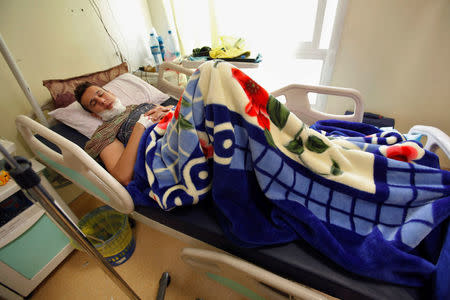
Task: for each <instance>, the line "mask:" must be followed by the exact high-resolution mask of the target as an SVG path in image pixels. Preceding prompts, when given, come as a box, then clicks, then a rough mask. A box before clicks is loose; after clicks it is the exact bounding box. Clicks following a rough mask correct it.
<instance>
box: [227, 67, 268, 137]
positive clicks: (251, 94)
mask: <svg viewBox="0 0 450 300" xmlns="http://www.w3.org/2000/svg"><path fill="white" fill-rule="evenodd" d="M231 72H232V74H233V77H234V78H236V79H237V81H238V82H239V84H240V85H241V86H242V88H243V89H244V91H245V93H246V94H247V97H248V99H249V100H250V102H249V103H248V104H247V105H246V106H245V112H246V113H247V115H249V116H251V117H255V116H256V118H257V120H258V124H259V125H260V126H261V127H262V128H264V129H267V130H270V121H269V115H268V113H267V102H268V101H269V93H267V91H266V90H265V89H263V88H262V87H261V86H259V85H258V84H257V83H256V82H255V81H253V79H251V78H250V77H248V76H247V75H246V74H244V73H243V72H242V71H241V70H239V69H236V68H232V69H231Z"/></svg>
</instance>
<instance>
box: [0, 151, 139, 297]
mask: <svg viewBox="0 0 450 300" xmlns="http://www.w3.org/2000/svg"><path fill="white" fill-rule="evenodd" d="M0 152H1V153H2V154H3V155H4V157H5V160H6V162H7V163H8V164H9V165H10V166H11V167H12V168H11V169H15V170H18V169H23V164H19V163H18V162H17V161H16V160H15V159H14V158H13V157H12V156H11V155H10V154H9V153H8V151H6V149H5V148H4V147H3V146H2V145H1V144H0ZM26 162H27V163H28V164H30V163H29V161H26ZM30 165H31V164H30ZM30 169H31V167H30ZM31 172H33V175H35V176H37V175H36V173H34V171H32V170H31ZM10 173H12V172H10ZM29 175H30V173H28V174H27V176H28V177H31V176H29ZM13 178H14V176H13ZM37 178H39V181H40V177H39V176H37ZM15 179H16V178H15ZM27 179H28V178H27ZM16 182H17V183H18V184H19V185H20V183H19V182H20V180H17V179H16ZM21 187H22V188H23V189H24V190H25V192H26V194H27V196H29V197H31V199H32V200H35V201H36V202H38V203H39V204H41V206H42V207H43V208H44V209H45V211H46V212H47V213H48V214H49V215H50V217H51V218H52V219H53V220H54V221H55V222H56V223H58V224H59V225H60V226H61V228H63V229H64V231H65V232H66V234H67V235H68V236H69V237H70V238H72V239H73V240H74V241H76V242H77V243H78V244H79V245H80V246H81V247H83V249H84V250H86V252H87V253H89V254H90V255H92V256H93V257H94V259H95V261H96V262H97V263H98V264H99V266H100V267H101V268H102V269H103V271H104V272H105V273H106V275H108V276H109V277H110V278H111V280H112V281H114V282H115V283H116V284H117V285H118V286H119V288H120V289H121V290H122V291H123V292H124V293H125V294H126V295H127V296H128V297H129V298H130V299H140V298H139V296H138V295H137V294H136V293H135V292H134V291H133V290H132V289H131V287H130V286H129V285H128V284H127V283H126V282H125V281H124V280H123V279H122V277H120V275H119V274H118V273H117V272H116V271H115V270H114V269H113V267H112V266H111V265H110V264H109V263H108V261H107V260H106V259H105V258H104V257H103V256H102V255H101V254H100V253H99V252H98V251H97V249H95V247H94V246H93V245H92V244H91V243H90V242H89V240H88V239H87V237H86V236H85V235H84V233H83V232H82V231H81V230H80V229H79V228H78V226H77V225H76V224H75V223H74V222H73V221H72V220H71V219H70V218H69V217H67V216H66V214H65V213H64V212H63V211H62V210H61V209H60V208H59V207H58V206H56V205H55V203H56V202H55V201H54V199H53V197H52V196H51V195H50V194H49V193H48V192H47V190H46V189H45V188H44V187H43V186H42V185H41V184H40V183H37V184H34V185H33V186H32V187H26V188H24V187H23V186H21Z"/></svg>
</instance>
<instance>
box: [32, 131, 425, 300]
mask: <svg viewBox="0 0 450 300" xmlns="http://www.w3.org/2000/svg"><path fill="white" fill-rule="evenodd" d="M51 129H52V130H53V131H55V132H56V133H58V134H60V135H62V136H64V137H65V138H67V139H69V140H71V141H73V142H74V143H76V144H77V145H79V146H80V147H81V148H84V144H85V143H86V142H87V141H88V138H86V137H85V136H83V135H81V134H80V133H78V132H77V131H75V130H73V129H72V128H70V127H68V126H66V125H64V124H57V125H55V126H53V127H51ZM37 138H38V139H39V140H41V141H42V142H44V143H45V144H46V145H47V146H49V147H51V148H52V149H54V150H55V151H58V148H57V147H56V146H55V145H53V144H52V143H51V142H49V141H46V140H45V139H44V138H42V137H40V136H37ZM58 152H59V151H58ZM212 205H213V204H212V201H205V202H203V203H202V204H200V205H196V206H193V207H181V208H177V209H174V210H172V211H169V212H166V211H163V210H161V209H160V208H159V207H142V206H138V207H136V208H135V210H136V212H137V213H139V214H141V215H143V216H145V217H147V218H149V219H151V220H153V221H156V222H158V223H160V224H163V225H165V226H168V227H170V228H172V229H174V230H176V231H179V232H181V233H184V234H186V235H188V236H190V237H193V238H195V239H197V240H200V241H203V242H205V243H207V244H209V245H212V246H214V247H216V248H219V249H222V250H224V251H226V252H228V253H230V254H232V255H235V256H237V257H240V258H241V259H244V260H246V261H248V262H250V263H253V264H255V265H257V266H259V267H262V268H264V269H266V270H268V271H270V272H273V273H275V274H277V275H279V276H282V277H284V278H287V279H290V280H292V281H295V282H298V283H300V284H303V285H307V286H309V287H312V288H315V289H317V290H320V291H322V292H324V293H326V294H329V295H331V296H334V297H338V298H341V299H402V300H408V299H422V298H427V297H426V294H424V293H425V289H424V288H422V289H419V288H413V287H405V286H398V285H394V284H389V283H385V282H379V281H375V280H373V279H370V278H364V277H362V276H359V275H355V274H353V273H350V272H348V271H346V270H344V269H343V268H342V267H340V266H338V265H337V264H335V263H334V262H332V261H331V260H330V259H328V258H327V257H325V256H323V255H322V254H321V253H319V252H318V251H317V250H315V249H314V248H312V247H311V246H309V245H308V244H307V243H306V242H304V241H302V240H298V241H295V242H291V243H288V244H283V245H277V246H270V247H267V246H266V247H260V248H242V247H239V246H237V245H235V244H233V242H232V241H230V240H229V239H227V238H226V237H225V235H224V233H223V231H222V230H221V228H220V226H219V224H218V223H217V222H216V215H215V211H214V207H213V206H212ZM428 295H429V294H428Z"/></svg>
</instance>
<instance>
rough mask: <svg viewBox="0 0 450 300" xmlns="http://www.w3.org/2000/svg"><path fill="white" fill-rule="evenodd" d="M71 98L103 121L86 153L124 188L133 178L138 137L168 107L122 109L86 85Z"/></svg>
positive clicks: (104, 93)
mask: <svg viewBox="0 0 450 300" xmlns="http://www.w3.org/2000/svg"><path fill="white" fill-rule="evenodd" d="M75 98H76V99H77V101H78V102H79V103H80V104H81V106H82V107H83V108H84V109H85V110H87V111H88V112H90V113H91V114H92V115H93V116H95V117H97V118H100V119H102V120H103V121H104V123H103V124H102V125H100V126H99V127H98V128H97V130H96V131H95V133H94V134H93V135H92V138H91V139H90V140H89V141H88V142H87V143H86V147H85V150H86V152H87V153H88V154H89V155H91V156H92V157H94V158H97V157H98V156H99V157H100V159H101V160H102V161H103V163H104V164H105V167H106V169H107V170H108V171H109V173H111V175H112V176H113V177H114V178H116V179H117V180H118V181H119V182H120V183H121V184H123V185H127V184H128V183H129V182H130V181H131V179H132V177H133V167H134V164H135V161H136V154H137V148H138V146H139V141H140V139H141V136H142V134H143V133H144V131H145V129H147V128H148V127H149V126H150V125H152V124H154V123H157V122H159V121H160V120H161V119H162V118H163V117H164V116H165V115H166V114H167V112H169V110H170V109H171V107H170V106H167V107H164V106H160V105H155V104H150V103H143V104H140V105H130V106H127V107H125V106H123V105H122V103H121V102H120V99H119V98H117V97H116V96H115V95H114V94H113V93H111V92H109V91H107V90H104V89H103V88H101V87H99V86H96V85H93V84H92V83H90V82H84V83H82V84H80V85H79V86H77V88H76V89H75Z"/></svg>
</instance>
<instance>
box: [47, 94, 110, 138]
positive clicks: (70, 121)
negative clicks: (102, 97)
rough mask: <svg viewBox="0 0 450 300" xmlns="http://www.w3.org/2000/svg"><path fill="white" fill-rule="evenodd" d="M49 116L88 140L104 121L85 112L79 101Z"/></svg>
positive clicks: (58, 109)
mask: <svg viewBox="0 0 450 300" xmlns="http://www.w3.org/2000/svg"><path fill="white" fill-rule="evenodd" d="M48 114H49V115H50V116H52V117H53V118H55V119H56V120H58V121H60V122H63V123H64V124H66V125H67V126H70V127H72V128H73V129H76V130H77V131H78V132H79V133H81V134H83V135H85V136H87V137H88V138H91V137H92V135H93V134H94V132H95V130H96V129H97V127H98V126H100V125H101V124H102V123H103V121H102V120H100V119H98V118H96V117H93V116H91V114H90V113H89V112H87V111H85V110H84V109H83V107H81V105H80V103H78V101H75V102H72V104H70V105H68V106H66V107H62V108H57V109H55V110H53V111H51V112H49V113H48Z"/></svg>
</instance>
